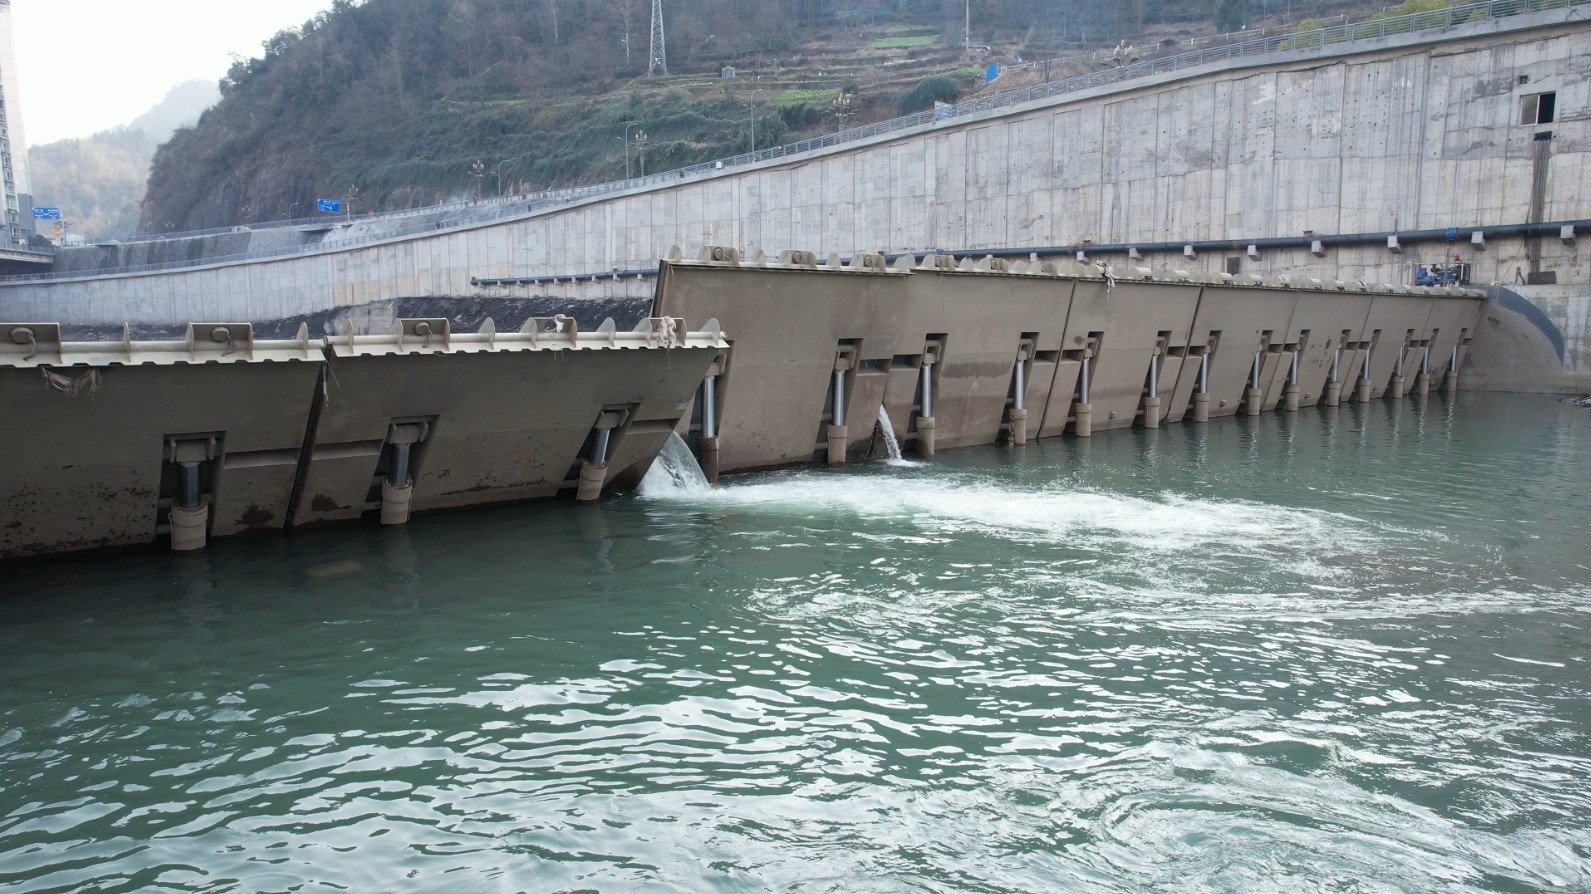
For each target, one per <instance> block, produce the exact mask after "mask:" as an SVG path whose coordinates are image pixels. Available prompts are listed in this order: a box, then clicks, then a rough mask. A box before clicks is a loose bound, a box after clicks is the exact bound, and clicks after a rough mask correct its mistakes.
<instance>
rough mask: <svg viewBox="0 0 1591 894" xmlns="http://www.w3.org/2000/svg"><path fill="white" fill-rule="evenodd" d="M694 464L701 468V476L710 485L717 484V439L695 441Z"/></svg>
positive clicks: (698, 439)
mask: <svg viewBox="0 0 1591 894" xmlns="http://www.w3.org/2000/svg"><path fill="white" fill-rule="evenodd" d="M696 462H697V463H698V464H699V465H700V466H701V467H702V475H703V476H704V477H706V478H707V481H708V482H709V483H711V484H717V483H718V439H717V438H697V439H696Z"/></svg>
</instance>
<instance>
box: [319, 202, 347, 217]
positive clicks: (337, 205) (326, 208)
mask: <svg viewBox="0 0 1591 894" xmlns="http://www.w3.org/2000/svg"><path fill="white" fill-rule="evenodd" d="M315 210H316V211H319V212H320V213H322V214H341V213H343V203H342V202H339V201H337V200H336V199H316V200H315Z"/></svg>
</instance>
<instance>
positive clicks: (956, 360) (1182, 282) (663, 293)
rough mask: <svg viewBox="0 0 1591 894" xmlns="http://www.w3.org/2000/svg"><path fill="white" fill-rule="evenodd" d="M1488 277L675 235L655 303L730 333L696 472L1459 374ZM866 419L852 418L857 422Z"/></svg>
mask: <svg viewBox="0 0 1591 894" xmlns="http://www.w3.org/2000/svg"><path fill="white" fill-rule="evenodd" d="M1484 297H1485V296H1484V293H1481V292H1478V291H1473V290H1466V289H1461V288H1457V287H1442V288H1420V287H1412V288H1411V287H1406V286H1369V285H1366V284H1364V283H1357V282H1356V283H1345V282H1331V283H1324V282H1321V281H1319V280H1304V281H1297V280H1288V279H1286V278H1278V279H1271V280H1260V279H1257V278H1255V277H1251V276H1245V275H1237V276H1228V275H1225V274H1223V275H1220V276H1218V277H1215V278H1211V279H1208V280H1200V279H1195V278H1193V277H1191V276H1189V275H1188V274H1186V273H1180V272H1175V271H1173V272H1170V273H1168V274H1164V275H1162V274H1157V273H1153V272H1151V271H1149V270H1148V269H1145V268H1135V267H1134V268H1126V269H1119V270H1112V269H1111V268H1109V267H1107V266H1105V265H1094V264H1083V263H1076V262H1071V261H1066V262H1062V263H1060V264H1056V263H1049V262H1045V263H1039V262H1031V263H1030V262H1024V261H1016V262H1006V261H1004V260H1000V259H995V258H983V259H975V258H963V259H960V260H958V259H956V258H954V257H952V256H949V255H930V256H928V257H925V258H922V259H921V262H919V261H918V259H917V258H915V257H912V256H902V257H900V258H898V259H896V260H895V261H894V262H893V263H891V262H890V261H889V260H888V259H887V258H886V257H885V256H884V255H882V254H864V255H859V256H857V257H856V258H854V259H852V260H851V261H850V262H849V263H847V264H843V265H842V264H840V263H838V262H836V261H830V262H828V263H826V264H820V263H819V262H818V259H817V258H816V257H815V256H814V255H813V254H812V253H810V252H803V251H786V252H784V253H783V254H782V255H780V256H779V258H778V259H776V260H775V259H772V258H768V257H765V256H763V255H762V254H761V253H760V252H759V253H758V255H757V256H756V257H754V258H752V259H750V260H746V261H742V259H741V258H740V256H739V254H738V252H736V250H734V249H732V248H723V247H708V248H706V249H704V250H703V252H702V254H701V256H700V257H699V258H698V259H695V260H687V259H685V258H683V257H682V256H681V255H680V253H679V252H678V251H677V250H676V251H675V252H673V253H672V255H671V257H670V258H669V259H668V260H666V261H665V262H664V263H663V265H662V269H661V272H660V275H659V278H658V287H657V296H656V299H655V303H654V307H653V312H654V313H657V314H670V315H687V316H690V317H691V318H698V319H699V318H706V317H713V318H715V319H718V320H721V321H723V324H724V326H725V327H726V328H727V329H728V331H730V332H732V333H733V334H734V338H733V348H732V350H731V351H730V352H729V353H728V354H727V355H726V356H725V357H724V358H723V360H722V361H720V362H715V363H714V364H713V367H712V368H711V370H710V371H709V374H708V377H707V378H706V380H705V381H704V382H703V384H702V387H701V388H700V389H699V391H698V393H697V399H696V404H695V407H694V409H693V411H692V414H691V423H690V430H689V434H690V435H691V441H692V443H693V444H694V446H695V448H696V452H697V455H698V458H699V460H700V462H701V465H702V467H703V470H704V471H705V472H706V473H707V474H708V477H709V478H713V477H714V476H716V475H717V474H719V473H727V472H740V471H747V470H752V469H767V468H777V467H782V466H793V465H800V464H805V463H810V462H815V461H827V462H828V463H829V464H830V465H839V464H841V463H844V462H845V461H846V459H847V457H852V456H856V455H859V454H860V453H864V452H866V451H867V450H868V449H869V447H870V446H871V442H872V439H873V424H872V423H873V420H874V419H875V418H879V410H880V408H882V409H883V410H884V412H885V415H887V418H888V419H890V420H892V425H893V426H894V428H895V431H894V435H895V437H896V439H897V440H898V441H899V442H900V443H901V444H903V445H907V446H908V448H909V449H910V448H915V450H916V452H917V453H919V454H920V455H923V456H932V455H933V453H934V451H935V450H937V449H941V448H952V447H963V446H969V445H974V444H990V443H995V442H997V441H1000V440H1009V441H1010V442H1011V443H1014V444H1022V443H1024V442H1026V441H1027V439H1029V438H1031V437H1041V438H1042V437H1052V436H1055V435H1060V434H1062V433H1070V434H1073V435H1076V436H1078V437H1088V436H1090V435H1091V434H1092V433H1093V432H1095V431H1099V430H1104V429H1113V428H1122V427H1126V426H1132V425H1142V426H1145V427H1148V428H1154V427H1158V426H1160V425H1163V424H1166V423H1169V422H1180V421H1188V420H1191V421H1193V422H1207V421H1209V420H1210V419H1212V418H1216V417H1220V416H1230V415H1235V414H1239V413H1243V414H1249V415H1256V414H1259V413H1262V412H1268V411H1273V410H1276V409H1278V407H1280V408H1282V409H1284V410H1287V411H1292V410H1297V409H1299V408H1300V407H1304V406H1311V405H1316V404H1323V405H1326V406H1337V405H1338V404H1339V403H1340V402H1342V401H1345V400H1353V401H1368V400H1375V399H1378V398H1382V397H1390V398H1394V399H1398V398H1403V397H1405V396H1406V395H1409V394H1411V393H1415V394H1425V393H1427V392H1428V391H1429V390H1430V389H1432V388H1437V387H1445V388H1447V389H1449V390H1454V389H1456V388H1457V387H1458V378H1459V371H1460V370H1461V369H1462V368H1463V365H1464V363H1465V360H1466V359H1467V356H1468V350H1469V346H1470V344H1471V342H1472V340H1473V338H1474V335H1475V331H1476V326H1477V321H1478V320H1479V319H1480V313H1481V305H1482V300H1483V299H1484ZM853 420H860V421H861V424H853Z"/></svg>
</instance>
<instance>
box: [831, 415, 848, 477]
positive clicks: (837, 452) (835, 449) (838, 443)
mask: <svg viewBox="0 0 1591 894" xmlns="http://www.w3.org/2000/svg"><path fill="white" fill-rule="evenodd" d="M847 440H849V429H847V428H846V426H843V425H831V426H829V465H830V466H831V467H836V466H843V465H845V442H846V441H847Z"/></svg>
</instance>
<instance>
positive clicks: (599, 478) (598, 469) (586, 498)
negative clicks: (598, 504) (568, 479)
mask: <svg viewBox="0 0 1591 894" xmlns="http://www.w3.org/2000/svg"><path fill="white" fill-rule="evenodd" d="M607 477H608V464H607V463H603V464H602V465H600V466H595V465H592V464H591V461H590V460H581V462H580V486H579V488H578V489H576V490H575V502H577V503H592V502H595V501H596V500H597V498H598V497H601V496H602V484H603V482H604V481H606V480H607Z"/></svg>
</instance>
